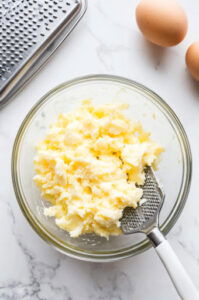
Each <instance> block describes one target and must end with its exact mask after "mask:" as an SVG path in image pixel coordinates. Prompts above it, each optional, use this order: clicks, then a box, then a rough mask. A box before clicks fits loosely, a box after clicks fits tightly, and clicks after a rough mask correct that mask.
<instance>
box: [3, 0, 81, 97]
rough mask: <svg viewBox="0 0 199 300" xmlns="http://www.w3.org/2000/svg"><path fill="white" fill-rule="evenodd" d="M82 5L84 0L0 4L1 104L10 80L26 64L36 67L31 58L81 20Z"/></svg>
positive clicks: (6, 0) (24, 0)
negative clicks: (73, 22)
mask: <svg viewBox="0 0 199 300" xmlns="http://www.w3.org/2000/svg"><path fill="white" fill-rule="evenodd" d="M83 2H84V0H1V1H0V102H1V101H2V100H3V99H2V95H1V94H2V93H3V92H5V89H7V88H9V84H10V82H11V81H12V80H13V78H14V77H15V76H16V75H17V74H18V73H20V72H21V70H22V69H23V68H24V66H25V65H26V64H27V63H29V62H30V61H31V64H30V66H32V65H33V63H35V59H34V61H33V60H32V58H33V56H35V54H36V53H37V52H39V51H40V52H44V51H45V50H46V47H47V46H49V44H50V43H52V44H53V42H54V39H55V36H56V35H57V34H59V33H60V34H61V31H62V30H63V29H64V28H66V26H68V25H69V23H70V22H72V21H73V20H74V19H75V18H77V19H78V18H80V15H82V14H83V11H85V6H84V7H82V6H83V5H82V3H83ZM77 21H78V20H76V22H77ZM74 25H75V24H74ZM71 29H72V28H71ZM71 29H70V30H71ZM68 33H69V32H68ZM68 33H67V34H68ZM67 34H66V35H67ZM66 35H65V36H64V37H63V39H64V38H65V37H66ZM60 42H61V41H60ZM53 48H54V47H53V46H52V49H53ZM42 49H43V50H42ZM54 50H55V49H53V51H54ZM49 52H50V50H49ZM48 56H49V55H47V54H46V57H48ZM36 58H38V57H36ZM43 62H44V61H42V63H43ZM30 66H29V67H30ZM19 77H20V76H19ZM18 79H21V78H18ZM9 89H11V87H10V88H9Z"/></svg>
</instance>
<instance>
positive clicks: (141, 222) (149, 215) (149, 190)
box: [121, 167, 164, 234]
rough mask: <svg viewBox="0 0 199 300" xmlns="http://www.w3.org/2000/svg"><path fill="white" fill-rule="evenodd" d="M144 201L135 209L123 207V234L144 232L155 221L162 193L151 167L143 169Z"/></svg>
mask: <svg viewBox="0 0 199 300" xmlns="http://www.w3.org/2000/svg"><path fill="white" fill-rule="evenodd" d="M142 189H143V196H142V199H145V200H146V202H145V203H144V204H143V205H141V206H138V207H137V208H136V209H133V208H132V207H127V208H125V209H124V212H123V217H122V219H121V228H122V230H123V232H124V233H125V234H130V233H135V232H145V231H146V230H147V229H148V228H150V227H151V226H153V225H155V224H156V222H157V216H158V213H159V211H160V209H161V207H162V204H163V201H164V194H163V191H162V190H161V188H160V186H159V184H158V181H157V179H156V177H155V175H154V173H153V170H152V168H151V167H147V168H146V169H145V183H144V185H143V186H142Z"/></svg>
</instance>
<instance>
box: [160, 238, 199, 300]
mask: <svg viewBox="0 0 199 300" xmlns="http://www.w3.org/2000/svg"><path fill="white" fill-rule="evenodd" d="M155 249H156V251H157V253H158V255H159V257H160V259H161V261H162V262H163V264H164V266H165V268H166V269H167V272H168V274H169V276H170V278H171V280H172V281H173V284H174V285H175V287H176V290H177V292H178V294H179V296H180V297H181V298H182V299H183V300H199V293H198V291H197V289H196V287H195V286H194V284H193V283H192V281H191V279H190V278H189V276H188V274H187V273H186V271H185V269H184V267H183V266H182V264H181V262H180V261H179V259H178V257H177V256H176V254H175V253H174V251H173V249H172V248H171V246H170V245H169V243H168V242H167V240H164V241H163V242H162V243H161V244H160V245H158V246H157V247H156V248H155Z"/></svg>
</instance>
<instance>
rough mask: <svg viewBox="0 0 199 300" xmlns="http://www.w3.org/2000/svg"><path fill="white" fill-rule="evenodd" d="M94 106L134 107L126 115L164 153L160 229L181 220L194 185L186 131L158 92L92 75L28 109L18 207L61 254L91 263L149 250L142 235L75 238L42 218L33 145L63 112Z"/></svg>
mask: <svg viewBox="0 0 199 300" xmlns="http://www.w3.org/2000/svg"><path fill="white" fill-rule="evenodd" d="M88 98H89V99H92V100H93V102H94V103H96V104H97V103H108V102H111V101H120V102H121V101H122V102H125V103H129V104H130V108H129V109H128V111H127V116H128V117H130V118H133V119H136V120H140V121H141V122H142V124H143V126H144V128H145V129H146V130H147V131H150V132H151V133H152V137H153V138H154V140H156V141H157V142H159V143H160V144H161V145H162V146H163V147H164V148H165V152H164V153H163V155H162V159H161V161H160V164H159V169H158V171H157V176H158V177H159V179H160V181H161V183H162V185H163V187H164V191H165V193H166V198H165V202H164V205H163V208H162V211H161V214H160V224H161V230H162V231H163V232H164V233H165V234H166V233H167V232H168V231H169V230H170V229H171V227H172V226H173V225H174V223H175V222H176V220H177V218H178V217H179V215H180V213H181V211H182V209H183V207H184V204H185V201H186V198H187V194H188V191H189V186H190V181H191V152H190V146H189V142H188V140H187V136H186V133H185V131H184V129H183V127H182V125H181V123H180V121H179V120H178V118H177V116H176V115H175V113H174V112H173V111H172V109H171V108H170V107H169V106H168V105H167V104H166V103H165V102H164V101H163V100H162V99H161V98H160V97H159V96H158V95H156V94H155V93H154V92H152V91H151V90H149V89H148V88H146V87H144V86H143V85H141V84H138V83H136V82H133V81H131V80H128V79H125V78H121V77H116V76H109V75H93V76H86V77H81V78H77V79H74V80H71V81H69V82H66V83H63V84H61V85H60V86H58V87H56V88H54V89H53V90H51V91H50V92H49V93H47V94H46V95H45V96H44V97H43V98H42V99H41V100H40V101H39V102H38V103H37V104H36V105H35V106H34V107H33V108H32V110H31V111H30V113H29V114H28V115H27V117H26V118H25V120H24V122H23V123H22V125H21V127H20V129H19V132H18V134H17V137H16V140H15V144H14V149H13V156H12V177H13V185H14V189H15V193H16V197H17V200H18V203H19V205H20V207H21V209H22V212H23V213H24V215H25V216H26V218H27V220H28V221H29V223H30V224H31V226H32V227H33V228H34V230H35V231H36V232H37V233H38V234H39V235H40V236H41V237H42V238H43V239H44V240H45V241H47V242H48V243H49V244H51V245H52V246H54V247H55V248H56V249H57V250H59V251H61V252H62V253H64V254H67V255H69V256H72V257H75V258H79V259H82V260H88V261H98V262H99V261H113V260H117V259H121V258H124V257H129V256H132V255H135V254H138V253H140V252H142V251H144V250H146V249H147V248H148V247H149V246H150V243H149V242H148V241H147V239H146V238H145V236H144V235H142V234H134V235H128V236H125V235H121V236H118V237H111V238H110V239H109V240H106V239H105V238H101V237H98V236H96V235H93V234H90V235H85V236H82V237H80V238H76V239H74V238H71V237H70V236H69V234H68V233H67V232H66V231H63V230H61V229H59V228H58V227H57V226H56V225H55V223H54V220H52V218H47V217H45V216H44V215H43V208H44V207H45V206H47V205H48V203H47V202H46V201H44V200H43V199H42V198H41V196H40V191H39V190H38V189H37V187H36V186H35V184H34V182H33V176H34V165H33V157H34V155H35V151H36V150H35V146H36V144H37V143H38V141H40V140H42V138H43V137H44V136H45V134H46V130H47V128H48V127H49V125H50V124H51V123H52V122H53V121H54V120H55V118H56V117H57V115H58V114H59V113H60V112H68V111H71V110H73V109H75V107H76V106H78V105H79V102H80V101H81V100H83V99H88Z"/></svg>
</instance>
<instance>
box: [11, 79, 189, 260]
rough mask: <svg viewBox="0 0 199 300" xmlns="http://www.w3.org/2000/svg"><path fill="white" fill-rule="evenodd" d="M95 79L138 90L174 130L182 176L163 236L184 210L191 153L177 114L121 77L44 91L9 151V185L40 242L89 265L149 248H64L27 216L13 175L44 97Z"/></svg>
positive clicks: (69, 83)
mask: <svg viewBox="0 0 199 300" xmlns="http://www.w3.org/2000/svg"><path fill="white" fill-rule="evenodd" d="M96 80H97V81H112V82H114V83H117V82H118V83H120V84H125V85H127V86H131V87H133V88H135V89H137V90H139V92H141V93H144V94H145V95H146V94H147V95H148V96H150V100H151V101H152V102H153V104H155V105H156V106H158V108H159V109H160V110H161V111H162V113H163V114H164V115H165V117H167V119H169V121H170V123H171V126H172V127H173V129H174V131H175V132H176V134H177V136H178V139H179V143H180V147H181V151H182V156H183V174H182V182H181V189H180V191H179V194H178V197H177V199H176V201H175V204H174V206H173V209H172V210H171V212H170V213H169V215H168V216H167V218H166V220H165V221H164V223H163V224H162V225H161V227H160V229H161V230H162V232H163V233H164V234H167V233H168V232H169V231H170V229H171V228H172V227H173V225H174V224H175V222H176V221H177V219H178V218H179V216H180V214H181V212H182V210H183V208H184V205H185V203H186V200H187V196H188V193H189V189H190V184H191V177H192V154H191V149H190V144H189V140H188V137H187V134H186V132H185V130H184V128H183V126H182V124H181V122H180V120H179V119H178V117H177V115H176V114H175V113H174V111H173V110H172V108H171V107H170V106H169V105H168V104H167V103H166V102H165V101H164V100H163V99H162V98H161V97H160V96H159V95H158V94H156V93H155V92H153V91H152V90H151V89H149V88H147V87H146V86H144V85H143V84H140V83H138V82H136V81H133V80H131V79H128V78H125V77H121V76H116V75H107V74H92V75H86V76H81V77H77V78H74V79H71V80H69V81H66V82H63V83H61V84H59V85H58V86H56V87H54V88H53V89H51V90H50V91H48V92H47V93H46V94H45V95H44V96H43V97H41V98H40V100H39V101H37V102H36V104H35V105H34V106H33V107H32V108H31V110H30V111H29V113H28V114H27V115H26V117H25V118H24V120H23V122H22V124H21V126H20V128H19V130H18V133H17V135H16V138H15V141H14V145H13V151H12V159H11V173H12V183H13V187H14V192H15V196H16V199H17V201H18V204H19V206H20V208H21V210H22V213H23V214H24V216H25V217H26V219H27V221H28V222H29V224H30V225H31V227H32V228H33V229H34V230H35V231H36V232H37V233H38V235H39V236H40V237H41V238H42V239H43V240H45V241H46V242H47V243H48V244H50V245H51V246H53V247H54V248H55V249H57V250H58V251H60V252H62V253H64V254H66V255H68V256H70V257H73V258H78V259H80V260H85V261H93V262H110V261H115V260H119V259H122V258H127V257H131V256H134V255H137V254H139V253H141V252H143V251H145V250H147V249H148V248H150V247H151V244H150V242H149V241H148V240H147V239H144V240H143V241H141V242H139V243H137V244H135V245H133V246H130V247H128V248H125V250H123V251H121V249H119V250H116V251H106V252H100V254H99V253H98V252H95V251H86V250H82V249H79V250H78V248H77V247H75V246H71V245H70V246H67V245H66V244H63V242H61V241H60V240H59V239H57V238H56V237H55V236H53V235H52V234H51V233H50V232H49V231H48V230H47V229H46V228H44V226H42V225H41V223H40V222H39V221H38V220H36V218H35V217H34V215H33V214H32V213H31V211H30V209H29V208H28V206H27V205H26V201H25V199H24V198H25V197H24V196H23V193H22V192H21V189H20V180H19V178H18V172H17V162H18V157H19V148H20V143H21V140H22V137H23V134H24V133H25V131H26V128H27V126H28V125H29V123H30V122H31V120H32V117H34V115H35V113H36V112H37V111H38V110H39V109H40V108H41V107H42V105H43V104H45V103H46V102H47V101H48V97H49V96H52V95H53V94H55V93H57V92H59V91H61V90H63V89H67V88H69V87H71V86H75V85H77V84H80V83H85V82H87V83H89V82H92V81H96Z"/></svg>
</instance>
